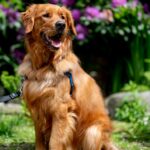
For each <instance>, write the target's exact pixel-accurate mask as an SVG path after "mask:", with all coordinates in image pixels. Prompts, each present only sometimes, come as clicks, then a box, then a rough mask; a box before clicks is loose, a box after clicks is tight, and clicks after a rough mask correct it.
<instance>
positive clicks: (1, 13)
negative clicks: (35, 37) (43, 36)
mask: <svg viewBox="0 0 150 150" xmlns="http://www.w3.org/2000/svg"><path fill="white" fill-rule="evenodd" d="M22 8H23V4H22V3H20V2H18V1H15V0H14V1H13V2H10V1H8V2H6V1H2V2H1V4H0V20H1V23H0V37H1V39H0V67H1V71H2V70H3V69H5V70H9V71H10V72H13V70H14V68H16V66H17V64H18V62H20V61H21V60H22V58H23V51H21V50H20V49H21V48H22V44H21V42H20V40H21V39H22V37H23V32H24V30H23V29H22V25H21V22H20V13H19V11H20V10H21V9H22ZM1 71H0V73H1Z"/></svg>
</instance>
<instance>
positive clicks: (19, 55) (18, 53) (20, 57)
mask: <svg viewBox="0 0 150 150" xmlns="http://www.w3.org/2000/svg"><path fill="white" fill-rule="evenodd" d="M24 55H25V53H24V52H22V51H20V50H18V49H16V50H14V51H13V54H12V56H13V57H14V58H15V59H16V60H17V62H18V63H19V64H20V63H21V62H22V60H23V57H24Z"/></svg>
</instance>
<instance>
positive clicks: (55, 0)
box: [49, 0, 59, 4]
mask: <svg viewBox="0 0 150 150" xmlns="http://www.w3.org/2000/svg"><path fill="white" fill-rule="evenodd" d="M49 2H50V3H52V4H58V3H59V0H50V1H49Z"/></svg>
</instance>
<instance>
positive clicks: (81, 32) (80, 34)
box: [76, 24, 88, 40]
mask: <svg viewBox="0 0 150 150" xmlns="http://www.w3.org/2000/svg"><path fill="white" fill-rule="evenodd" d="M76 31H77V39H78V40H84V39H85V38H86V36H87V34H88V29H87V27H85V26H84V25H82V24H77V25H76Z"/></svg>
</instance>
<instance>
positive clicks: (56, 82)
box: [23, 74, 70, 102]
mask: <svg viewBox="0 0 150 150" xmlns="http://www.w3.org/2000/svg"><path fill="white" fill-rule="evenodd" d="M69 91H70V85H69V81H68V79H67V77H66V76H64V75H62V74H53V75H49V76H48V75H47V74H46V75H44V74H43V76H42V78H41V79H40V80H38V79H37V80H31V79H27V80H26V81H25V82H24V86H23V96H24V98H25V99H26V100H27V101H30V102H33V101H35V100H39V99H47V98H49V99H54V98H57V97H59V98H62V99H64V98H65V97H66V96H68V95H69Z"/></svg>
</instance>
